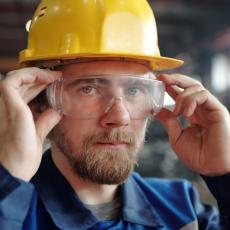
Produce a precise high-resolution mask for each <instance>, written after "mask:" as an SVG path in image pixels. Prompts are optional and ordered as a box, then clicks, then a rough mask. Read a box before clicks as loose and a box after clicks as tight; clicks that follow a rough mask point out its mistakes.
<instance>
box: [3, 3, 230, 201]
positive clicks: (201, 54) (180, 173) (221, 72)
mask: <svg viewBox="0 0 230 230" xmlns="http://www.w3.org/2000/svg"><path fill="white" fill-rule="evenodd" d="M38 2H39V1H38V0H0V72H1V73H3V74H5V73H6V72H7V71H9V70H12V69H15V68H18V62H17V57H18V52H19V51H20V50H22V49H24V48H25V47H26V37H27V32H26V30H25V23H26V22H27V21H28V20H29V19H31V17H32V15H33V12H34V10H35V8H36V5H37V4H38ZM149 3H150V4H151V6H152V8H153V10H154V12H155V17H156V20H157V24H158V33H159V45H160V49H161V53H162V55H164V56H169V57H177V58H180V59H183V60H184V61H185V64H184V66H183V67H181V68H179V69H177V70H176V71H174V72H179V73H183V74H186V75H189V76H191V77H193V78H196V79H198V80H200V81H202V82H203V84H204V85H205V87H207V88H208V89H209V90H210V91H211V92H212V93H214V94H215V95H216V96H217V97H218V98H219V99H220V100H221V101H222V102H223V103H224V104H225V105H226V106H227V107H228V108H230V92H229V87H230V1H229V0H149ZM44 36H45V35H44ZM137 171H139V172H140V173H141V174H142V175H145V176H156V177H167V178H168V177H170V178H174V177H180V178H187V179H189V180H190V181H192V182H193V183H194V184H195V186H197V187H198V189H199V190H200V192H201V195H202V199H203V200H204V201H207V202H213V199H212V197H211V196H210V195H209V193H208V192H207V191H206V187H205V186H204V184H203V182H202V181H201V179H200V177H199V175H197V174H196V173H194V172H191V171H190V170H188V169H186V168H185V167H184V166H183V165H182V164H181V163H180V162H179V161H178V160H177V158H176V156H175V154H174V153H173V151H172V149H171V148H170V146H169V144H168V140H167V135H166V133H165V131H164V129H163V128H162V126H161V125H160V124H159V123H157V122H156V121H155V122H153V123H152V125H151V128H150V130H149V132H148V135H147V143H146V145H145V148H144V153H143V154H142V156H141V160H140V163H139V166H138V167H137Z"/></svg>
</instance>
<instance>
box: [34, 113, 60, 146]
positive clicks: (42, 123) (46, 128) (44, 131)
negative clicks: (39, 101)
mask: <svg viewBox="0 0 230 230" xmlns="http://www.w3.org/2000/svg"><path fill="white" fill-rule="evenodd" d="M60 120H61V115H60V114H59V113H58V112H57V111H55V110H53V109H51V108H49V109H47V110H46V111H44V112H43V113H42V114H41V115H40V117H39V118H38V120H37V121H36V128H37V135H38V138H39V139H40V141H41V143H43V141H44V140H45V138H46V136H47V135H48V133H49V132H50V131H51V130H52V129H53V128H54V126H55V125H56V124H57V123H58V122H59V121H60Z"/></svg>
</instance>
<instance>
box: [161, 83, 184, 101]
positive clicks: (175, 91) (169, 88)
mask: <svg viewBox="0 0 230 230" xmlns="http://www.w3.org/2000/svg"><path fill="white" fill-rule="evenodd" d="M165 90H166V92H167V93H168V94H169V95H170V96H171V97H172V99H174V101H175V100H176V98H177V96H178V95H179V94H181V93H182V92H183V91H184V90H183V89H181V88H180V87H178V86H176V85H166V86H165Z"/></svg>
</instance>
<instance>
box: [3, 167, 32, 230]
mask: <svg viewBox="0 0 230 230" xmlns="http://www.w3.org/2000/svg"><path fill="white" fill-rule="evenodd" d="M33 191H34V187H33V185H32V184H31V183H28V182H25V181H22V180H20V179H18V178H15V177H13V176H12V175H11V174H10V173H9V172H8V171H7V170H6V169H5V168H4V167H3V166H1V165H0V229H1V230H12V229H14V230H21V229H22V226H23V222H24V220H25V218H26V215H27V212H28V210H29V207H30V203H31V199H32V196H33Z"/></svg>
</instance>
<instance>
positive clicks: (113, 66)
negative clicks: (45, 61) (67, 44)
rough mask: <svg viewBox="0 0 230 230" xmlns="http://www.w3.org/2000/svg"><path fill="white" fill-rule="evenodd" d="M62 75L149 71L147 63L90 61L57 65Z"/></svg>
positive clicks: (136, 73) (74, 75)
mask: <svg viewBox="0 0 230 230" xmlns="http://www.w3.org/2000/svg"><path fill="white" fill-rule="evenodd" d="M57 70H59V71H62V73H63V77H64V78H65V77H67V78H69V77H78V76H81V77H82V76H90V75H100V74H111V75H113V74H114V75H116V74H130V75H139V74H146V73H148V72H150V69H149V68H148V66H147V65H145V64H142V63H136V62H127V61H90V62H82V63H74V64H69V65H64V66H60V67H58V69H57Z"/></svg>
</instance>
